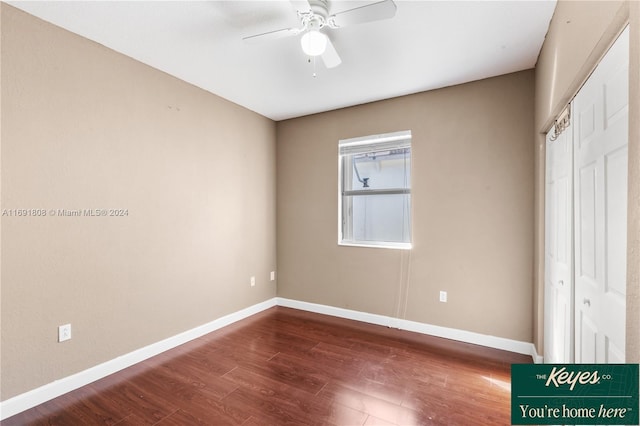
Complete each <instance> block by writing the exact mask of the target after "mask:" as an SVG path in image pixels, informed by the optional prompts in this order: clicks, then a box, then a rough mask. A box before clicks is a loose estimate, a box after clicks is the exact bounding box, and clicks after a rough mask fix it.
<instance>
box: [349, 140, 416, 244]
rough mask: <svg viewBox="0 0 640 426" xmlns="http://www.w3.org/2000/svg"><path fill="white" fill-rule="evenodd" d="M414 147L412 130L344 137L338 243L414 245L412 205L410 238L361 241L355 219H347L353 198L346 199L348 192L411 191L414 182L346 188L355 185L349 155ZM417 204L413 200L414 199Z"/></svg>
mask: <svg viewBox="0 0 640 426" xmlns="http://www.w3.org/2000/svg"><path fill="white" fill-rule="evenodd" d="M399 148H411V131H410V130H404V131H400V132H393V133H385V134H381V135H372V136H364V137H358V138H351V139H342V140H340V141H339V143H338V245H341V246H355V247H374V248H389V249H403V250H409V249H411V248H412V242H413V236H412V232H411V229H412V228H413V226H412V216H413V215H412V209H411V208H410V209H409V234H410V235H409V242H394V241H357V240H353V236H352V235H353V234H352V233H353V229H352V225H353V223H352V221H350V220H347V219H348V217H349V209H350V208H351V207H352V206H351V198H349V201H347V202H345V201H344V199H345V196H349V195H351V196H353V195H356V196H357V195H365V194H366V195H385V194H411V183H409V186H408V187H407V188H390V189H357V190H348V191H345V190H344V188H351V187H352V186H351V183H352V181H353V172H352V171H351V170H350V169H349V170H348V171H347V170H346V167H345V162H346V158H345V156H346V155H348V154H357V153H364V152H373V151H380V150H385V149H399ZM411 204H413V203H411Z"/></svg>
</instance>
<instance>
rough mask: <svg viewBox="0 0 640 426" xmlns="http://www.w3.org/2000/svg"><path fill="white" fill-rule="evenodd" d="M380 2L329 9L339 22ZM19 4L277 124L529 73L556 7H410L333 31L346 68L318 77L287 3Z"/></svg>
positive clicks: (540, 0) (551, 0) (519, 1)
mask: <svg viewBox="0 0 640 426" xmlns="http://www.w3.org/2000/svg"><path fill="white" fill-rule="evenodd" d="M373 2H374V1H371V0H370V1H344V0H341V1H337V0H334V1H331V2H330V10H329V12H330V13H337V12H340V11H343V10H347V9H351V8H354V7H356V6H360V5H364V4H369V3H373ZM9 3H10V4H11V5H13V6H15V7H18V8H20V9H22V10H24V11H26V12H28V13H31V14H33V15H35V16H38V17H40V18H42V19H44V20H46V21H49V22H52V23H54V24H56V25H58V26H61V27H63V28H66V29H68V30H69V31H72V32H74V33H76V34H79V35H81V36H83V37H86V38H88V39H91V40H94V41H96V42H98V43H100V44H103V45H105V46H107V47H109V48H111V49H113V50H116V51H118V52H121V53H123V54H125V55H128V56H130V57H132V58H135V59H137V60H138V61H140V62H143V63H145V64H147V65H150V66H152V67H154V68H157V69H159V70H162V71H164V72H166V73H168V74H171V75H173V76H176V77H178V78H180V79H182V80H184V81H187V82H189V83H191V84H194V85H195V86H198V87H201V88H202V89H205V90H207V91H209V92H212V93H215V94H216V95H219V96H221V97H223V98H226V99H228V100H230V101H232V102H235V103H237V104H240V105H242V106H244V107H246V108H248V109H250V110H253V111H255V112H258V113H260V114H262V115H264V116H266V117H269V118H271V119H273V120H282V119H287V118H292V117H298V116H302V115H307V114H312V113H316V112H322V111H328V110H332V109H336V108H341V107H346V106H351V105H357V104H362V103H366V102H371V101H375V100H380V99H386V98H391V97H395V96H400V95H406V94H411V93H417V92H421V91H425V90H431V89H436V88H440V87H446V86H451V85H455V84H460V83H465V82H468V81H474V80H479V79H483V78H487V77H493V76H496V75H502V74H507V73H511V72H515V71H520V70H524V69H529V68H532V67H533V66H534V65H535V62H536V59H537V57H538V53H539V51H540V47H541V46H542V42H543V40H544V37H545V34H546V32H547V29H548V27H549V22H550V20H551V16H552V14H553V11H554V9H555V4H556V3H555V0H537V1H523V0H513V1H480V0H475V1H403V0H397V1H396V4H397V13H396V16H395V17H394V18H393V19H390V20H386V21H377V22H370V23H366V24H360V25H354V26H349V27H345V28H340V29H336V30H330V32H329V36H330V38H331V40H332V41H333V44H334V45H335V47H336V50H337V51H338V53H339V54H340V56H341V58H342V64H341V65H340V66H338V67H337V68H332V69H326V68H325V67H324V65H323V64H322V61H321V60H320V59H319V58H318V62H317V64H316V65H315V66H316V73H317V76H316V77H315V78H314V77H313V71H314V65H313V63H309V62H308V58H307V57H305V56H304V53H303V52H302V50H301V48H300V42H299V40H298V37H288V38H283V39H279V40H273V41H269V42H265V43H260V44H249V43H246V42H243V41H242V37H246V36H249V35H253V34H257V33H262V32H266V31H271V30H276V29H281V28H286V27H291V26H297V25H298V18H297V16H296V13H295V11H294V9H293V7H292V5H291V3H290V2H288V1H238V0H236V1H171V2H169V1H159V2H156V1H117V2H111V1H64V2H59V1H37V2H16V1H10V2H9Z"/></svg>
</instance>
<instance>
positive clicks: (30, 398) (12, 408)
mask: <svg viewBox="0 0 640 426" xmlns="http://www.w3.org/2000/svg"><path fill="white" fill-rule="evenodd" d="M276 303H277V298H275V297H274V298H272V299H269V300H266V301H264V302H261V303H258V304H256V305H253V306H249V307H248V308H245V309H241V310H240V311H237V312H234V313H231V314H229V315H225V316H223V317H221V318H218V319H216V320H213V321H211V322H209V323H207V324H204V325H201V326H198V327H195V328H193V329H191V330H187V331H185V332H183V333H180V334H177V335H175V336H172V337H169V338H167V339H164V340H161V341H159V342H156V343H153V344H151V345H149V346H145V347H143V348H140V349H137V350H135V351H133V352H129V353H128V354H125V355H122V356H119V357H117V358H114V359H112V360H109V361H106V362H104V363H102V364H99V365H96V366H95V367H91V368H89V369H87V370H84V371H81V372H79V373H76V374H73V375H71V376H67V377H64V378H62V379H60V380H56V381H54V382H51V383H47V384H46V385H44V386H40V387H39V388H36V389H33V390H30V391H28V392H25V393H23V394H20V395H17V396H14V397H13V398H9V399H7V400H6V401H2V402H0V420H4V419H6V418H9V417H11V416H13V415H15V414H18V413H20V412H22V411H25V410H28V409H29V408H32V407H35V406H36V405H39V404H42V403H43V402H46V401H49V400H51V399H53V398H56V397H58V396H60V395H63V394H65V393H67V392H71V391H72V390H74V389H78V388H80V387H82V386H85V385H88V384H89V383H92V382H95V381H96V380H98V379H101V378H103V377H106V376H108V375H110V374H113V373H115V372H117V371H120V370H123V369H125V368H127V367H130V366H132V365H134V364H137V363H139V362H142V361H144V360H145V359H148V358H151V357H152V356H155V355H158V354H160V353H162V352H165V351H167V350H169V349H173V348H175V347H176V346H180V345H182V344H184V343H187V342H189V341H191V340H194V339H197V338H198V337H201V336H204V335H205V334H207V333H211V332H212V331H215V330H218V329H220V328H222V327H225V326H227V325H229V324H233V323H234V322H237V321H240V320H241V319H244V318H247V317H250V316H251V315H255V314H257V313H258V312H262V311H264V310H265V309H269V308H271V307H273V306H276Z"/></svg>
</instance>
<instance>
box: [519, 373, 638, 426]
mask: <svg viewBox="0 0 640 426" xmlns="http://www.w3.org/2000/svg"><path fill="white" fill-rule="evenodd" d="M638 378H639V372H638V364H513V365H512V366H511V423H512V424H514V425H554V424H555V425H557V424H572V425H638V424H639V423H638V410H639V409H638Z"/></svg>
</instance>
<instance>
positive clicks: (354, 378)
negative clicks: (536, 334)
mask: <svg viewBox="0 0 640 426" xmlns="http://www.w3.org/2000/svg"><path fill="white" fill-rule="evenodd" d="M528 362H531V358H530V357H528V356H524V355H518V354H513V353H509V352H504V351H499V350H494V349H488V348H484V347H481V346H476V345H471V344H465V343H460V342H454V341H451V340H447V339H440V338H435V337H430V336H424V335H419V334H415V333H410V332H405V331H401V330H395V329H388V328H385V327H380V326H375V325H371V324H364V323H359V322H356V321H350V320H345V319H340V318H333V317H329V316H324V315H318V314H313V313H308V312H303V311H298V310H294V309H288V308H283V307H276V308H271V309H269V310H267V311H264V312H262V313H260V314H258V315H255V316H253V317H251V318H248V319H245V320H243V321H240V322H238V323H235V324H233V325H231V326H228V327H225V328H223V329H221V330H218V331H216V332H214V333H211V334H208V335H206V336H204V337H202V338H199V339H197V340H194V341H192V342H190V343H187V344H185V345H182V346H180V347H178V348H175V349H173V350H170V351H167V352H165V353H163V354H161V355H158V356H156V357H153V358H150V359H148V360H146V361H144V362H142V363H140V364H137V365H135V366H132V367H130V368H127V369H125V370H123V371H121V372H118V373H116V374H113V375H111V376H109V377H106V378H104V379H102V380H99V381H97V382H94V383H92V384H90V385H87V386H85V387H83V388H80V389H78V390H76V391H73V392H70V393H68V394H66V395H63V396H61V397H58V398H56V399H54V400H51V401H49V402H46V403H44V404H42V405H40V406H37V407H34V408H32V409H30V410H28V411H25V412H23V413H20V414H17V415H15V416H13V417H11V418H9V419H6V420H5V421H3V422H2V425H3V426H10V425H74V426H75V425H119V426H125V425H163V426H169V425H181V426H184V425H195V424H207V425H246V426H249V425H252V426H253V425H260V426H264V425H367V426H369V425H465V426H466V425H508V424H510V364H511V363H528Z"/></svg>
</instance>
